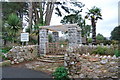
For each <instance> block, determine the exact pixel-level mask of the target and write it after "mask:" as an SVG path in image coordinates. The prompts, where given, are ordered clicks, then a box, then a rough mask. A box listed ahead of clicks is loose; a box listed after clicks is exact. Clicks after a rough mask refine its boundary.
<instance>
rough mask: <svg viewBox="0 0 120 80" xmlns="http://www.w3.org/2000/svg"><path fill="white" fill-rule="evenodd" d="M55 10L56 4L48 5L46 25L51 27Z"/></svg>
mask: <svg viewBox="0 0 120 80" xmlns="http://www.w3.org/2000/svg"><path fill="white" fill-rule="evenodd" d="M53 9H54V2H48V3H47V9H46V15H45V24H46V25H50V21H51V17H52V13H53Z"/></svg>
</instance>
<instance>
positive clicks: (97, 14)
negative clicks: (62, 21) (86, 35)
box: [85, 6, 102, 44]
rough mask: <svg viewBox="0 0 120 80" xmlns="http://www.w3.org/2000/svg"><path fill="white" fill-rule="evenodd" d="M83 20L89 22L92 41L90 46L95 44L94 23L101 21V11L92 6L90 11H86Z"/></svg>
mask: <svg viewBox="0 0 120 80" xmlns="http://www.w3.org/2000/svg"><path fill="white" fill-rule="evenodd" d="M85 18H86V19H88V20H91V24H92V39H93V41H92V44H96V23H97V20H98V19H102V15H101V9H100V8H98V7H95V6H94V7H93V8H92V9H90V10H88V12H87V15H86V16H85Z"/></svg>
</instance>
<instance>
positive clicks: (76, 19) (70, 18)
mask: <svg viewBox="0 0 120 80" xmlns="http://www.w3.org/2000/svg"><path fill="white" fill-rule="evenodd" d="M61 23H62V24H74V23H76V24H78V26H80V28H81V29H82V30H81V34H82V36H83V37H87V36H89V35H90V31H91V26H90V25H86V22H85V20H84V19H83V18H82V16H81V14H70V15H67V16H65V17H64V18H63V19H62V20H61Z"/></svg>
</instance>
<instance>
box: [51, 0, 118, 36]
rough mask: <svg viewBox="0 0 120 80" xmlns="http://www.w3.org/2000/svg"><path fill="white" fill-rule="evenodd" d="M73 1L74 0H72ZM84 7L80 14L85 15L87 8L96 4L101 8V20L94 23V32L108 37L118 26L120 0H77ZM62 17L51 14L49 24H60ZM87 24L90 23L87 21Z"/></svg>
mask: <svg viewBox="0 0 120 80" xmlns="http://www.w3.org/2000/svg"><path fill="white" fill-rule="evenodd" d="M74 1H75V0H74ZM79 1H80V2H82V3H83V4H85V7H83V12H82V15H83V16H85V12H87V11H88V10H87V8H88V9H91V8H92V7H93V6H96V7H98V8H100V9H101V13H102V18H103V20H98V22H97V24H96V32H97V34H98V33H100V34H102V35H103V36H105V37H110V36H111V35H110V33H111V31H112V30H113V29H114V28H115V27H116V26H118V2H119V1H120V0H79ZM62 18H63V17H58V16H57V15H55V14H53V15H52V19H51V23H50V25H60V24H61V23H60V21H61V19H62ZM87 24H91V23H90V21H87Z"/></svg>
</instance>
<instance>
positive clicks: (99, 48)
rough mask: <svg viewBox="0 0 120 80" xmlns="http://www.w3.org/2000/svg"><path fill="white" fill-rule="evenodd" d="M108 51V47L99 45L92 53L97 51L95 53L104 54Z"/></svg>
mask: <svg viewBox="0 0 120 80" xmlns="http://www.w3.org/2000/svg"><path fill="white" fill-rule="evenodd" d="M106 51H107V48H106V47H100V46H99V47H97V48H96V49H95V50H93V52H92V53H95V54H100V55H104V54H105V53H106Z"/></svg>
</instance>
